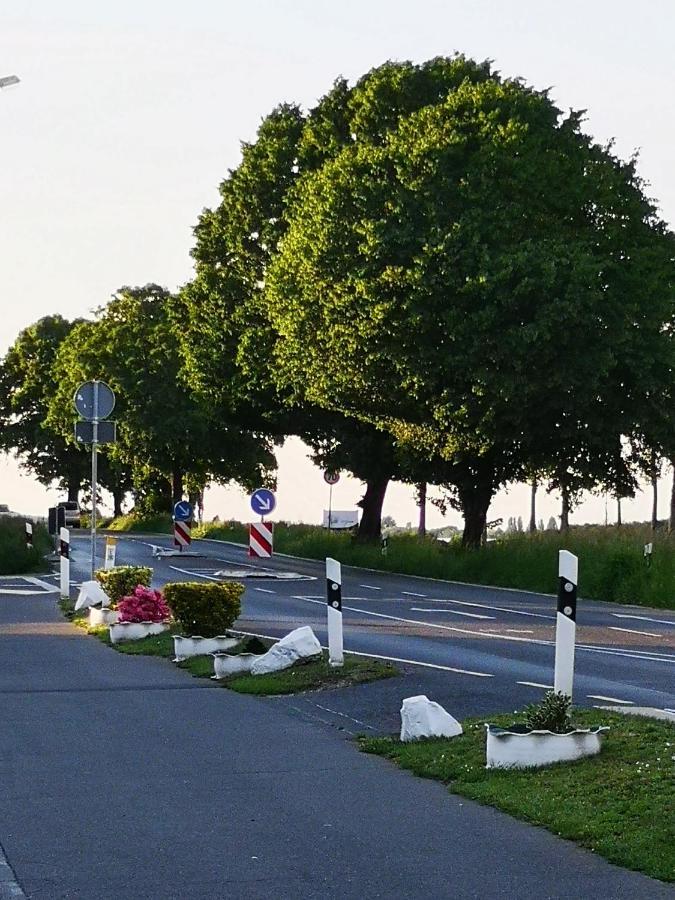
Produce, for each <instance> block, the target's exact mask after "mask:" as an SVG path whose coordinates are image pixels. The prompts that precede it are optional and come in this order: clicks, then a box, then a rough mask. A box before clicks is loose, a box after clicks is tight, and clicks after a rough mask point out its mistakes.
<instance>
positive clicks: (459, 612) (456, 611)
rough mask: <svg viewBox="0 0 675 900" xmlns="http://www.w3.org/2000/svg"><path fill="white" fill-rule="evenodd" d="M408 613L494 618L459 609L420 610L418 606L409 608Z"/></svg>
mask: <svg viewBox="0 0 675 900" xmlns="http://www.w3.org/2000/svg"><path fill="white" fill-rule="evenodd" d="M410 612H430V613H451V614H452V615H453V616H468V617H469V618H470V619H494V616H481V615H479V614H478V613H468V612H464V611H463V610H461V609H422V607H419V606H411V607H410Z"/></svg>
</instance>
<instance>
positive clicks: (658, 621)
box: [612, 613, 675, 625]
mask: <svg viewBox="0 0 675 900" xmlns="http://www.w3.org/2000/svg"><path fill="white" fill-rule="evenodd" d="M612 615H613V616H614V617H615V618H617V619H639V620H640V621H641V622H656V624H657V625H675V621H673V620H668V619H650V618H649V617H648V616H629V615H627V614H626V613H612Z"/></svg>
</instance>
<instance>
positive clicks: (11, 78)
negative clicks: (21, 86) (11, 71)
mask: <svg viewBox="0 0 675 900" xmlns="http://www.w3.org/2000/svg"><path fill="white" fill-rule="evenodd" d="M20 81H21V79H20V78H19V77H18V76H17V75H5V77H4V78H0V88H6V87H9V86H10V85H12V84H18V83H19V82H20Z"/></svg>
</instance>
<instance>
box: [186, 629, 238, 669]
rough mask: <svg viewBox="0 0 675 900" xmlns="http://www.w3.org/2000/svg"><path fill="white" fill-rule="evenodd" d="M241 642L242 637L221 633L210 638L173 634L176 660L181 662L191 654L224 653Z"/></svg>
mask: <svg viewBox="0 0 675 900" xmlns="http://www.w3.org/2000/svg"><path fill="white" fill-rule="evenodd" d="M240 642H241V638H233V637H229V636H228V635H226V634H219V635H216V637H210V638H206V637H201V636H200V635H198V634H195V635H192V636H191V637H184V636H183V635H180V634H175V635H174V636H173V651H174V654H175V659H174V662H180V661H181V660H183V659H188V658H189V657H191V656H208V655H209V654H211V653H223V652H225V651H226V650H231V649H232V648H233V647H236V646H237V644H239V643H240Z"/></svg>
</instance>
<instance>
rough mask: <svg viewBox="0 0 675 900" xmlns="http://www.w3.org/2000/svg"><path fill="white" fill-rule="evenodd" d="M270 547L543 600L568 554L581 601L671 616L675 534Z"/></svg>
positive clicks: (202, 532)
mask: <svg viewBox="0 0 675 900" xmlns="http://www.w3.org/2000/svg"><path fill="white" fill-rule="evenodd" d="M129 519H132V517H125V519H122V520H119V519H118V520H116V523H115V524H116V526H117V530H120V531H122V530H124V528H123V527H122V526H123V525H125V524H126V523H127V522H128V520H129ZM152 524H154V522H153V520H149V521H148V520H143V519H135V520H133V530H134V531H141V530H143V529H144V528H147V530H148V531H150V530H151V528H150V525H152ZM194 535H195V537H197V538H199V537H201V538H211V539H215V540H221V541H232V542H233V543H238V544H244V543H246V542H247V540H248V532H247V526H246V525H244V524H242V523H240V522H224V523H209V524H205V525H202V526H200V527H198V528H196V529H195V531H194ZM650 542H651V543H652V544H653V552H652V557H651V564H650V565H647V561H646V559H645V557H644V546H645V544H646V543H650ZM274 548H275V550H276V552H278V553H288V554H290V555H292V556H302V557H306V558H308V559H324V558H325V557H326V556H333V557H335V558H336V559H339V560H340V562H342V564H343V565H348V566H363V567H365V568H370V569H380V570H382V571H387V572H397V573H401V574H404V575H421V576H425V577H428V578H441V579H445V580H448V581H460V582H468V583H472V584H485V585H495V586H497V587H510V588H517V589H520V590H528V591H539V592H542V593H549V594H553V593H555V592H556V590H557V583H558V581H557V579H558V551H559V550H570V551H571V552H572V553H574V554H576V555H577V556H578V557H579V593H580V595H581V596H582V597H584V598H587V599H592V600H607V601H613V602H615V603H635V604H638V605H642V606H652V607H657V608H661V609H675V534H668V533H667V532H665V531H657V532H653V531H651V529H650V528H649V526H648V525H644V526H642V525H624V526H622V527H621V528H617V527H614V526H599V525H598V526H594V525H588V526H577V527H572V528H570V529H569V531H567V532H565V533H562V534H561V533H559V532H557V531H538V532H535V533H534V534H528V533H519V532H515V533H513V534H505V535H503V536H502V537H500V538H499V539H498V540H495V541H492V542H490V543H488V544H487V545H486V546H484V547H481V548H480V549H478V550H467V549H465V548H464V547H463V546H462V544H461V541H460V540H459V539H456V540H454V541H451V542H450V543H444V542H442V541H438V540H436V539H435V538H434V537H433V536H431V535H430V536H428V537H426V538H420V537H418V536H417V535H416V534H392V535H391V536H390V537H389V539H388V547H387V553H386V555H383V553H382V550H381V548H380V546H379V545H377V544H375V545H374V544H363V543H359V542H356V541H354V539H353V537H352V535H350V534H344V533H338V532H328V531H327V530H326V529H325V528H320V527H318V526H315V525H287V524H285V523H283V522H279V523H276V524H275V529H274Z"/></svg>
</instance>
